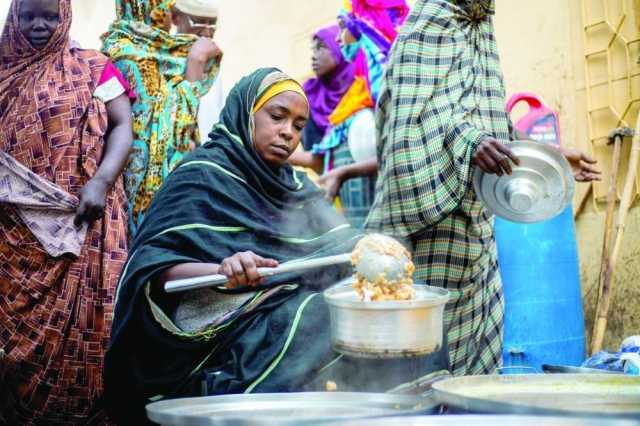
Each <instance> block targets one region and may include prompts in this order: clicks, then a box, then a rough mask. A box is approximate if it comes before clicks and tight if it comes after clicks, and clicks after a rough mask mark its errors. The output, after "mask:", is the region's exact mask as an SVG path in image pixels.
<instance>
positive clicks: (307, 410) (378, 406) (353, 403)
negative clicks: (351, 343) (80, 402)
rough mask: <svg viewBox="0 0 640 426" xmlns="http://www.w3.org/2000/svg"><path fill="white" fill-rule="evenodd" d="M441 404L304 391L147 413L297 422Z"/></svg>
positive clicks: (173, 420) (221, 425) (177, 418)
mask: <svg viewBox="0 0 640 426" xmlns="http://www.w3.org/2000/svg"><path fill="white" fill-rule="evenodd" d="M438 407H439V404H437V403H435V402H434V401H433V400H430V399H428V398H424V397H421V396H417V395H395V394H383V393H350V392H332V393H329V392H302V393H273V394H268V393H265V394H245V395H219V396H209V397H201V398H183V399H172V400H167V401H159V402H154V403H152V404H149V405H147V416H148V417H149V419H150V420H151V421H153V422H155V423H158V424H161V425H167V426H169V425H170V426H258V425H259V426H271V425H291V426H294V425H295V426H298V425H303V424H308V423H313V424H317V423H320V422H331V421H346V420H349V419H363V418H365V417H376V416H393V415H403V416H406V415H418V414H430V413H434V412H435V411H436V409H437V408H438Z"/></svg>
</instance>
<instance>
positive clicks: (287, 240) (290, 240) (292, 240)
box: [277, 224, 351, 244]
mask: <svg viewBox="0 0 640 426" xmlns="http://www.w3.org/2000/svg"><path fill="white" fill-rule="evenodd" d="M348 228H351V225H349V224H344V225H340V226H337V227H335V228H333V229H332V230H330V231H329V232H327V233H324V234H322V235H319V236H317V237H315V238H309V239H304V238H286V237H277V238H278V239H279V240H281V241H284V242H285V243H291V244H307V243H313V242H315V241H318V240H320V239H322V238H324V237H326V236H327V235H329V234H333V233H334V232H339V231H342V230H344V229H348Z"/></svg>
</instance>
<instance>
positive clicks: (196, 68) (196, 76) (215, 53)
mask: <svg viewBox="0 0 640 426" xmlns="http://www.w3.org/2000/svg"><path fill="white" fill-rule="evenodd" d="M220 56H222V51H221V50H220V48H219V47H218V45H217V44H216V43H215V42H214V41H213V40H211V39H209V38H204V37H201V38H199V39H198V40H197V41H196V42H195V43H194V44H193V46H192V47H191V50H190V51H189V56H188V57H187V69H186V71H185V73H184V77H185V78H186V79H187V80H188V81H190V82H192V83H193V82H196V81H201V80H204V78H205V76H206V71H207V64H208V63H209V61H211V60H212V59H215V58H219V57H220Z"/></svg>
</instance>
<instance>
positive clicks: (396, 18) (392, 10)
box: [351, 0, 409, 41]
mask: <svg viewBox="0 0 640 426" xmlns="http://www.w3.org/2000/svg"><path fill="white" fill-rule="evenodd" d="M351 7H352V9H353V14H354V15H355V16H356V18H358V19H362V20H364V21H365V22H368V23H369V24H371V25H372V26H373V28H376V29H377V30H378V31H379V32H380V33H382V34H383V35H384V36H385V38H386V39H387V40H389V41H392V40H395V39H396V36H397V35H398V31H397V26H398V24H397V23H398V22H404V20H405V18H406V17H407V15H408V14H409V6H408V5H407V2H406V0H352V2H351Z"/></svg>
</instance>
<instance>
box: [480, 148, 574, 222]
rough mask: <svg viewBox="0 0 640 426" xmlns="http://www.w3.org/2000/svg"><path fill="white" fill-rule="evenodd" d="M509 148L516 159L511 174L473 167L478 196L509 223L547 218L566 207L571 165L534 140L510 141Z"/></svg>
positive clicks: (570, 191) (571, 185) (569, 196)
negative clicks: (500, 174) (487, 171)
mask: <svg viewBox="0 0 640 426" xmlns="http://www.w3.org/2000/svg"><path fill="white" fill-rule="evenodd" d="M508 146H509V148H511V149H512V150H513V152H514V153H515V155H517V156H518V157H519V158H520V161H521V163H520V165H519V166H515V165H514V166H513V173H512V174H511V176H507V175H504V176H498V175H492V174H488V173H484V172H483V171H482V170H480V168H476V170H475V172H474V176H473V185H474V188H475V191H476V194H477V195H478V198H479V199H480V200H481V201H482V202H483V203H484V204H485V206H486V207H487V209H489V210H490V211H491V212H493V213H494V214H495V215H496V216H500V217H502V218H504V219H507V220H510V221H512V222H520V223H535V222H542V221H544V220H548V219H551V218H553V217H555V216H557V215H559V214H560V213H562V211H563V210H564V209H566V208H567V206H568V205H569V203H571V200H572V198H573V192H574V190H575V182H574V178H573V173H572V171H571V166H570V165H569V162H568V161H567V160H566V159H565V158H564V156H563V155H562V154H561V153H560V151H558V150H557V149H556V148H554V147H553V146H551V145H549V144H545V143H542V142H536V141H529V140H523V141H514V142H511V143H509V145H508Z"/></svg>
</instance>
